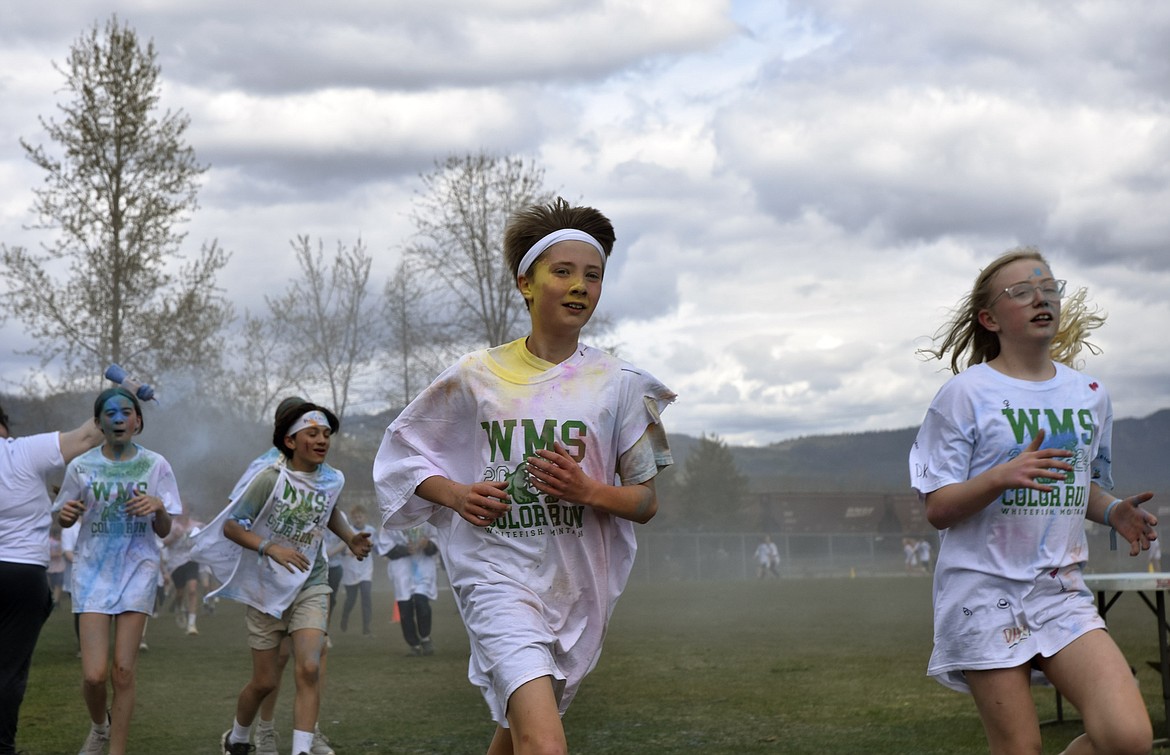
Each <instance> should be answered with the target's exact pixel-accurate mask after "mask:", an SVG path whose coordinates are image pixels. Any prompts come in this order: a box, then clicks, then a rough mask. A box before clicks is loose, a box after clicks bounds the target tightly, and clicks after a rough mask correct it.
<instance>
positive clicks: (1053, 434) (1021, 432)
mask: <svg viewBox="0 0 1170 755" xmlns="http://www.w3.org/2000/svg"><path fill="white" fill-rule="evenodd" d="M1039 430H1044V431H1045V438H1044V444H1043V447H1044V448H1064V449H1068V450H1069V451H1072V452H1073V454H1074V456H1073V457H1071V458H1070V459H1069V460H1068V461H1069V462H1070V463H1071V464H1072V465H1073V467H1074V470H1073V471H1072V472H1070V473H1068V474H1067V475H1066V476H1063V477H1061V478H1058V479H1054V480H1053V481H1052V482H1051V483H1050V484H1051V485H1053V486H1054V488H1055V489H1054V491H1053V492H1051V493H1043V492H1040V491H1036V490H1031V489H1027V488H1021V489H1018V490H1008V491H1006V492H1004V493H1003V494H1002V495H1001V496H1000V497H999V499H998V500H996V501H994V502H992V503H991V504H990V505H988V506H987V507H986V508H984V509H983V510H982V511H980V512H979V513H977V514H975V515H973V516H971V517H969V518H967V519H965V520H963V521H962V522H959V523H957V524H955V525H953V526H951V527H950V528H948V529H946V530H943V531H941V532H940V533H939V541H940V545H939V553H938V562H937V565H936V568H935V574H934V625H935V629H934V637H935V647H934V654H933V655H932V656H931V660H930V666H929V669H928V673H929V674H930V675H931V676H934V677H936V678H938V679H939V681H940V682H942V683H943V684H945V685H947V686H949V687H952V688H954V689H959V690H963V691H965V690H966V689H967V687H966V682H965V681H964V680H963V678H962V674H961V671H962V670H963V669H988V668H1007V667H1012V666H1017V665H1019V664H1021V663H1025V662H1027V661H1028V660H1029V659H1030V658H1032V657H1033V656H1035V655H1036V654H1041V655H1044V656H1050V655H1052V654H1054V653H1055V652H1057V651H1058V650H1060V649H1061V648H1063V647H1064V646H1065V645H1067V644H1068V643H1069V642H1071V641H1072V640H1074V639H1076V638H1077V637H1079V636H1080V635H1082V634H1084V633H1085V632H1087V631H1089V630H1090V629H1094V628H1097V627H1100V626H1104V623H1103V622H1102V621H1101V619H1100V617H1099V616H1097V612H1096V608H1095V605H1094V602H1093V596H1092V593H1091V592H1089V590H1088V589H1087V588H1086V587H1085V583H1084V579H1083V578H1082V576H1081V570H1082V567H1083V566H1084V563H1085V561H1086V560H1087V559H1088V545H1087V542H1086V539H1085V531H1084V523H1085V510H1086V507H1087V503H1088V496H1089V484H1090V482H1095V483H1097V484H1098V485H1100V486H1101V487H1102V488H1105V489H1111V488H1112V487H1113V480H1112V476H1111V464H1110V461H1111V450H1110V446H1111V443H1112V433H1113V409H1112V405H1111V403H1110V401H1109V395H1108V393H1107V392H1106V391H1105V389H1104V388H1103V387H1102V386H1101V385H1100V384H1099V383H1098V382H1097V381H1096V380H1094V379H1093V378H1091V377H1088V376H1086V375H1083V374H1082V373H1080V372H1077V371H1076V370H1072V369H1070V368H1068V367H1065V366H1064V365H1062V364H1056V376H1055V377H1054V378H1052V379H1051V380H1046V381H1041V382H1033V381H1027V380H1017V379H1015V378H1011V377H1008V376H1007V375H1004V374H1002V373H1000V372H998V371H996V370H995V369H993V368H991V367H988V366H987V365H986V364H979V365H975V366H972V367H970V368H968V369H967V370H965V371H964V372H962V373H960V374H959V375H956V376H955V377H954V378H952V379H951V380H949V381H948V382H947V383H946V384H945V385H944V386H943V387H942V389H941V390H940V391H939V392H938V395H937V396H936V397H935V399H934V401H933V403H931V406H930V409H929V410H928V411H927V414H926V418H925V420H924V421H923V423H922V427H921V429H920V430H919V432H918V437H917V439H916V440H915V442H914V446H913V448H912V450H911V453H910V474H911V484H912V486H913V487H914V488H915V489H916V490H917V491H918V492H919V493H920V494H921V495H923V496H925V495H926V494H927V493H930V492H932V491H935V490H938V489H939V488H942V487H944V486H946V485H950V484H954V483H960V482H964V481H966V480H968V479H970V478H972V477H975V476H976V475H979V474H981V473H982V472H984V471H986V470H988V469H991V468H992V467H994V466H996V465H998V464H1002V463H1003V462H1006V461H1008V460H1010V459H1012V458H1013V457H1015V456H1016V455H1018V454H1019V453H1020V452H1021V451H1022V450H1023V449H1024V448H1026V447H1027V446H1028V444H1029V443H1030V442H1031V441H1032V438H1033V437H1035V434H1036V433H1037V432H1038V431H1039Z"/></svg>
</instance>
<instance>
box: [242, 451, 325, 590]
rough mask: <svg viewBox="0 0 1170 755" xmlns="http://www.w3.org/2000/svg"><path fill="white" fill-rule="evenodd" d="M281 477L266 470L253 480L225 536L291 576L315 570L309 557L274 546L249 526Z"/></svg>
mask: <svg viewBox="0 0 1170 755" xmlns="http://www.w3.org/2000/svg"><path fill="white" fill-rule="evenodd" d="M277 477H278V475H277V474H276V472H275V471H271V472H270V471H269V470H265V471H262V472H260V473H259V474H257V475H256V476H255V477H253V478H252V481H251V482H250V483H248V487H246V488H245V489H244V492H243V493H241V494H240V496H239V498H237V499H236V504H235V506H234V507H233V508H232V510H231V513H230V514H229V516H228V519H227V520H226V521H225V522H224V523H223V536H224V537H226V538H227V539H228V540H231V541H232V542H233V543H235V544H236V545H239V546H240V547H242V548H247V549H248V550H253V551H256V552H257V553H259V554H260V556H261V558H263V557H265V556H266V557H268V558H270V559H272V560H273V561H275V562H276V563H278V564H280V565H281V566H283V567H284V568H285V569H288V570H289V571H290V572H296V571H308V570H309V567H310V566H312V564H311V563H309V559H308V557H306V556H305V554H303V553H301V552H300V551H299V550H297V549H296V548H290V547H288V546H284V545H280V544H278V543H274V542H272V541H271V540H265V539H264V538H262V537H260V536H259V535H257V534H256V533H255V532H252V530H251V529H249V527H250V526H251V525H250V524H249V525H247V526H246V525H245V524H244V522H251V521H252V519H254V518H255V517H256V515H257V514H258V513H259V512H260V511H261V510H262V509H263V507H264V503H265V501H267V500H268V496H269V495H271V494H272V489H273V488H274V487H275V486H276V480H277Z"/></svg>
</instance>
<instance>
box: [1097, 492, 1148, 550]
mask: <svg viewBox="0 0 1170 755" xmlns="http://www.w3.org/2000/svg"><path fill="white" fill-rule="evenodd" d="M1153 497H1154V494H1153V493H1149V492H1146V493H1138V494H1137V495H1131V496H1130V497H1129V498H1122V499H1121V503H1119V504H1117V505H1116V506H1114V507H1113V511H1111V512H1110V513H1109V521H1108V522H1106V524H1108V525H1110V526H1112V527H1113V529H1115V530H1117V531H1118V533H1120V534H1121V536H1122V537H1124V538H1125V539H1126V541H1127V542H1128V543H1129V555H1131V556H1136V555H1138V554H1139V553H1141V552H1142V551H1147V550H1149V549H1150V541H1151V540H1157V539H1158V533H1157V532H1156V531H1155V530H1154V527H1156V526H1158V517H1156V516H1154V515H1153V514H1151V513H1150V512H1148V511H1146V510H1145V509H1143V508H1139V506H1141V504H1143V503H1145V502H1146V501H1148V500H1150V499H1151V498H1153Z"/></svg>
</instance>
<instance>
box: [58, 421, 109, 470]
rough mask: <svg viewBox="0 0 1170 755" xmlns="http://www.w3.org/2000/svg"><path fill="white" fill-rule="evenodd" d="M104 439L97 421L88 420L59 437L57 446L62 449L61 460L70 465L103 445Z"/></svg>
mask: <svg viewBox="0 0 1170 755" xmlns="http://www.w3.org/2000/svg"><path fill="white" fill-rule="evenodd" d="M103 439H104V438H103V436H102V431H101V428H99V427H98V424H97V420H93V419H87V420H86V421H84V422H82V423H81V424H80V425H79V426H78V427H76V428H75V429H73V430H69V431H67V432H63V433H60V434H59V435H58V436H57V444H58V445H59V446H60V447H61V458H63V459H64V460H65V463H66V464H68V463H69V462H71V461H73V460H74V459H75V458H77V457H78V456H80V455H81V454H83V453H85V452H86V451H88V450H89V449H91V448H93V447H94V446H96V445H98V444H99V443H101V442H102V440H103Z"/></svg>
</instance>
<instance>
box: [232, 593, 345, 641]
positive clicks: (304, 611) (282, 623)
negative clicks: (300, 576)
mask: <svg viewBox="0 0 1170 755" xmlns="http://www.w3.org/2000/svg"><path fill="white" fill-rule="evenodd" d="M329 593H330V590H329V587H328V586H327V585H314V586H313V587H310V588H307V589H306V590H304V591H303V592H301V594H299V595H297V597H296V598H294V599H293V602H292V605H291V606H289V607H288V608H286V609H285V610H284V613H282V614H281V615H280V618H279V619H278V618H276V617H275V616H270V615H268V614H266V613H264V612H263V611H260V610H258V609H256V608H253V607H252V606H248V618H247V624H248V647H250V648H252V649H253V650H272V649H273V648H277V647H279V646H280V641H281V640H283V639H284V638H285V637H287V636H289V635H291V634H292V633H293V632H297V631H300V630H302V629H316V630H319V631H320V632H321V633H322V634H324V633H325V631H326V629H327V628H328V626H329V623H328V621H329Z"/></svg>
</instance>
